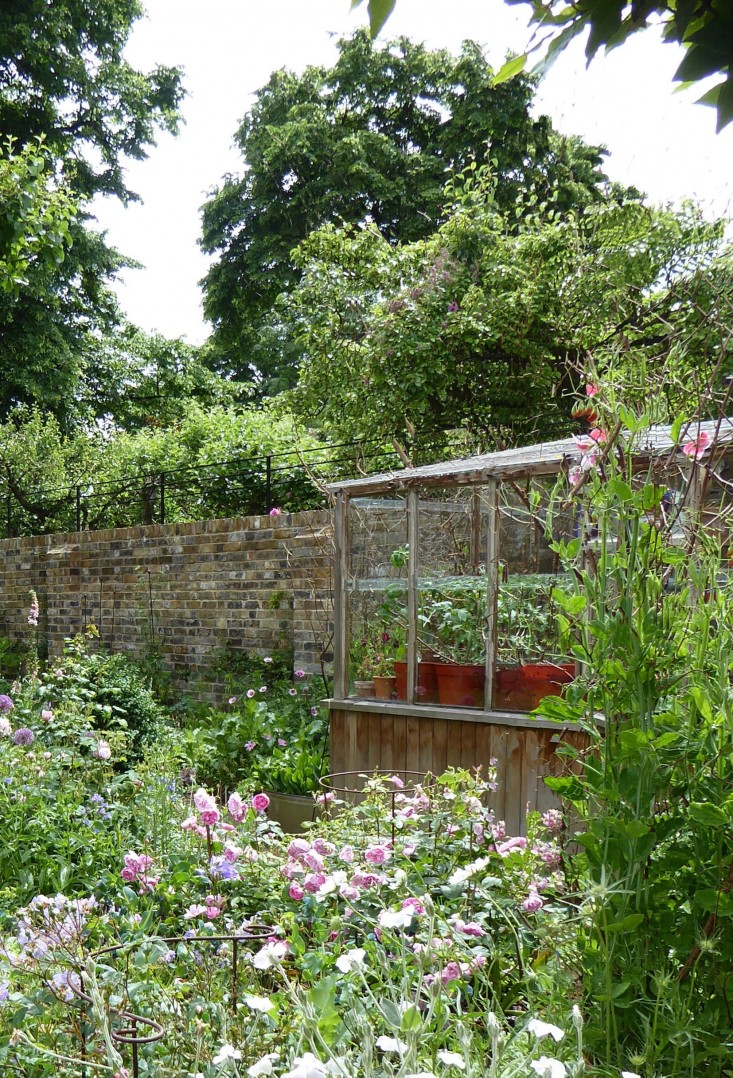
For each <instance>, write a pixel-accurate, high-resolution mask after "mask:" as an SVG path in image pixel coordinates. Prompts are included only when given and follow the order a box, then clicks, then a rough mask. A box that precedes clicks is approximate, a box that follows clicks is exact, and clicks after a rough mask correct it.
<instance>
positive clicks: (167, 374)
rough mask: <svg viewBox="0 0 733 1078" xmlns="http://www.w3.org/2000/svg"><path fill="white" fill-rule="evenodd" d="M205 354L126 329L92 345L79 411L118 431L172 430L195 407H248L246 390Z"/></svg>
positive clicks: (157, 336) (90, 344)
mask: <svg viewBox="0 0 733 1078" xmlns="http://www.w3.org/2000/svg"><path fill="white" fill-rule="evenodd" d="M204 352H205V349H202V348H199V347H195V346H193V345H190V344H187V343H186V342H185V341H184V340H180V339H179V340H168V339H166V338H165V337H163V336H161V335H160V334H159V333H153V334H149V333H144V332H143V331H142V330H139V329H136V328H135V327H134V326H131V325H123V326H121V327H119V329H117V330H115V331H114V332H113V333H110V334H107V335H106V336H104V337H102V338H101V340H100V339H95V340H92V341H90V342H89V345H88V348H87V351H86V356H85V375H84V383H83V387H82V390H81V394H80V401H79V406H80V411H81V412H82V414H83V415H84V416H86V417H89V418H94V419H96V420H103V421H105V422H107V423H113V424H114V428H115V430H117V431H119V430H123V431H127V432H132V431H136V430H141V429H145V428H150V427H154V428H160V427H166V428H169V427H172V426H175V424H176V423H178V422H180V421H181V420H184V419H185V418H186V415H187V412H188V409H189V406H190V405H191V404H192V403H194V404H197V405H199V406H200V407H201V408H203V409H210V408H217V407H227V406H230V405H232V404H234V403H236V402H238V401H239V400H242V402H243V403H244V402H245V394H244V393H243V392H242V387H241V386H237V385H235V384H233V383H232V382H227V381H225V380H224V379H223V378H220V377H218V375H216V374H214V373H212V371H211V370H209V368H208V367H207V366H206V364H205V362H204V358H203V356H204Z"/></svg>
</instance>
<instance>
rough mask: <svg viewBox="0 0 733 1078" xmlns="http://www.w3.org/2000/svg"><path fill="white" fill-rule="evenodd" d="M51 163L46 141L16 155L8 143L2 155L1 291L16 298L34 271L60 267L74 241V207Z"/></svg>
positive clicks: (0, 196) (0, 182)
mask: <svg viewBox="0 0 733 1078" xmlns="http://www.w3.org/2000/svg"><path fill="white" fill-rule="evenodd" d="M49 165H50V163H49V155H48V153H47V152H45V151H44V148H43V144H42V143H41V142H38V143H37V144H35V145H28V146H26V147H24V148H23V149H22V150H20V151H18V152H14V149H13V142H12V139H8V140H7V142H6V143H5V147H4V152H3V153H2V154H1V155H0V292H2V293H4V294H5V296H9V297H10V298H11V300H16V299H17V298H18V296H19V295H20V293H21V291H22V289H23V288H24V287H25V286H26V285H27V283H28V280H27V273H28V271H29V270H30V269H31V267H33V266H37V265H52V266H57V265H59V264H60V263H61V262H63V260H64V257H65V255H66V251H67V249H68V247H69V246H70V243H71V238H70V235H69V226H70V224H71V222H72V221H73V220H74V217H75V214H76V207H75V203H74V200H73V198H72V197H71V195H70V193H69V191H68V189H67V188H66V187H65V186H64V185H63V184H58V183H56V182H55V181H54V178H53V174H52V172H51V169H50V167H49Z"/></svg>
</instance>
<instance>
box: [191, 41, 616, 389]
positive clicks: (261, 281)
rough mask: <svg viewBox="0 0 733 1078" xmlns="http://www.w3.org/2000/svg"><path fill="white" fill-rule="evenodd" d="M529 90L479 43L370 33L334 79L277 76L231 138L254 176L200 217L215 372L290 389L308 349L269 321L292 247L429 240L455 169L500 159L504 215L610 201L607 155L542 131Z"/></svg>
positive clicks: (329, 74) (346, 47) (339, 64)
mask: <svg viewBox="0 0 733 1078" xmlns="http://www.w3.org/2000/svg"><path fill="white" fill-rule="evenodd" d="M533 86H534V84H533V82H532V80H531V79H529V78H526V77H520V78H518V79H516V80H512V81H511V82H510V83H507V84H506V85H503V86H496V85H495V82H494V77H493V72H492V70H491V68H490V67H489V65H488V64H487V62H486V60H485V59H484V57H483V55H482V53H481V51H480V49H479V48H478V46H476V45H475V44H473V43H471V42H466V43H465V44H464V46H463V50H462V52H461V55H460V56H458V57H453V56H451V55H450V54H449V53H448V52H446V51H444V50H438V51H429V50H427V49H426V48H424V47H423V46H422V45H416V44H413V43H411V42H410V41H408V40H407V39H405V38H403V39H401V40H400V41H398V42H395V43H392V44H389V45H385V46H384V47H381V48H378V47H376V46H375V45H374V44H373V43H372V42H371V41H370V40H369V37H368V35H367V34H366V33H365V32H360V33H357V34H356V35H355V36H354V37H352V38H351V39H347V40H342V41H341V42H340V43H339V57H338V59H337V61H336V63H335V65H334V66H333V67H332V68H330V69H326V68H322V67H308V68H307V69H306V70H305V72H304V73H303V74H302V75H301V76H296V75H293V74H292V73H290V72H287V71H284V70H283V71H276V72H275V73H274V74H273V75H272V77H271V78H270V81H269V82H268V83H267V85H266V86H265V87H263V88H262V89H261V90H260V91H259V92H258V94H257V95H256V101H255V104H254V106H253V108H252V109H251V111H250V113H249V114H248V115H247V116H246V117H245V119H244V121H243V122H242V125H241V127H240V128H239V130H238V132H237V135H236V139H237V143H238V145H239V148H240V150H241V152H242V155H243V158H244V162H245V165H246V171H245V172H244V174H243V175H242V176H229V177H227V178H226V179H225V181H224V183H223V185H222V186H221V187H220V188H219V189H218V190H216V191H214V193H213V194H212V196H211V197H210V199H209V201H208V202H207V203H206V205H205V206H204V215H203V239H202V246H203V248H204V250H206V251H207V252H209V253H212V254H215V255H216V256H217V259H216V262H215V263H214V264H213V265H212V267H211V269H210V270H209V272H208V274H207V276H206V278H205V280H204V292H205V299H204V309H205V312H206V315H207V317H208V318H209V319H210V320H211V321H212V323H213V325H214V333H213V346H214V349H215V351H216V353H217V354H218V365H219V369H220V370H222V372H224V373H226V374H227V375H228V376H234V377H236V378H241V379H248V380H254V381H255V382H256V383H259V384H260V385H261V386H264V388H265V389H266V390H268V391H270V392H272V391H273V390H278V389H280V388H282V386H283V384H287V383H288V381H292V379H293V377H294V374H293V371H294V367H295V365H296V362H297V360H296V356H297V352H296V351H295V350H294V349H293V348H292V342H289V341H288V339H287V338H282V337H281V336H279V335H278V333H277V332H276V331H274V330H273V328H272V326H271V325H270V324H269V323H268V321H267V315H268V314H269V312H270V310H271V308H272V305H273V302H274V300H275V298H276V297H277V296H278V295H279V294H280V293H282V292H288V291H290V290H291V289H292V288H293V287H294V286H295V285H296V284H297V282H298V279H299V277H300V272H301V271H300V267H299V264H298V262H297V260H295V259H294V258H293V256H292V251H293V248H295V247H296V246H297V244H298V243H299V242H300V241H301V240H303V239H304V238H305V237H306V236H308V235H309V234H310V233H311V232H312V231H313V230H314V229H316V228H318V227H320V226H322V225H325V224H331V225H340V224H342V223H355V224H356V223H360V224H366V223H369V224H371V225H373V226H374V227H375V228H376V229H377V230H378V232H379V234H380V235H381V236H383V237H384V239H385V241H386V242H388V243H390V244H395V243H397V242H399V241H403V242H404V241H407V242H412V241H416V240H420V239H424V238H425V237H427V236H429V235H430V233H431V232H432V231H433V230H434V228H435V226H436V223H437V222H438V221H439V220H440V219H441V217H442V214H443V206H444V201H445V196H444V186H445V182H446V178H447V174H448V172H449V171H450V170H451V169H453V170H458V171H459V172H460V171H462V170H463V168H464V167H465V166H466V165H467V164H468V163H469V162H470V161H471V160H476V161H477V162H479V163H481V162H485V161H487V160H491V161H492V162H493V170H494V175H495V177H496V192H495V199H496V202H497V204H498V205H499V206H502V207H504V208H506V209H510V208H511V207H513V206H514V205H515V204H516V202H517V199H518V197H519V194H520V192H522V191H528V190H532V191H534V192H535V193H536V195H537V197H538V198H540V199H541V198H543V197H546V196H547V194H548V193H549V192H550V191H554V192H555V197H556V198H557V199H558V200H559V201H560V202H561V203H562V204H564V205H566V206H568V207H569V206H571V205H578V204H580V205H585V204H586V203H588V202H592V201H594V200H598V199H601V198H602V197H604V194H605V177H604V176H603V173H602V171H601V163H602V157H603V151H601V150H600V149H598V148H597V147H590V146H586V145H584V144H583V143H582V142H580V141H579V140H577V139H562V138H560V137H559V136H558V135H557V134H556V133H555V132H554V131H553V129H552V126H551V124H550V121H549V119H548V118H547V117H540V118H539V119H532V117H531V116H530V115H529V106H530V103H531V100H532V94H533ZM263 327H267V328H266V329H264V331H263Z"/></svg>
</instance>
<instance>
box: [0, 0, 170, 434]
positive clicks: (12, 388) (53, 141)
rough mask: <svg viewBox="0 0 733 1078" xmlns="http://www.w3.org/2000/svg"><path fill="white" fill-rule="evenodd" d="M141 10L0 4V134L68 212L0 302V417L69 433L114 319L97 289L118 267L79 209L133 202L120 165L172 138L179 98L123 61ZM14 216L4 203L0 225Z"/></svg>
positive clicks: (165, 74) (10, 0) (108, 4)
mask: <svg viewBox="0 0 733 1078" xmlns="http://www.w3.org/2000/svg"><path fill="white" fill-rule="evenodd" d="M141 14H142V7H141V5H140V4H139V3H138V0H54V2H53V3H48V2H46V0H5V2H4V3H3V4H2V6H0V133H2V135H3V136H4V137H9V138H13V139H15V140H16V144H17V145H18V146H25V145H28V146H30V145H35V140H37V139H38V138H43V140H44V141H43V145H44V148H45V155H46V157H47V159H48V160H49V161H52V162H53V167H52V171H53V173H54V174H55V176H56V177H59V178H61V179H62V181H63V185H64V186H63V188H59V190H64V189H65V190H66V191H68V192H69V193H70V195H71V196H72V197H73V198H74V199H75V200H76V203H75V204H76V210H77V212H76V216H75V217H74V218H73V219H71V218H67V226H68V236H65V237H64V243H63V254H64V257H63V259H62V258H61V257H51V258H34V259H33V260H32V261H31V263H29V265H28V266H27V267H26V269H27V272H25V273H24V274H23V276H24V282H23V288H22V290H20V292H16V293H14V294H13V295H11V296H8V295H7V294H5V295H2V296H0V345H1V347H0V355H1V356H2V359H1V360H0V374H2V382H3V389H2V392H1V393H0V415H7V414H8V412H9V411H10V410H11V409H12V408H13V407H15V406H16V405H17V404H18V403H33V402H37V403H39V404H41V405H42V406H43V407H45V408H49V409H51V410H53V411H54V413H55V414H56V415H58V416H59V418H60V419H61V420H62V422H63V423H65V424H67V425H68V424H69V423H70V422H71V421H72V420H73V419H74V418H75V413H76V410H77V407H76V396H77V393H78V388H79V381H80V378H82V376H83V374H84V372H85V370H86V360H85V356H87V355H88V344H89V340H90V338H92V337H99V336H101V335H103V334H104V332H105V331H106V330H107V329H109V327H110V326H111V325H113V324H115V322H116V320H117V319H118V317H119V312H118V309H117V305H116V303H115V301H114V299H113V297H112V295H111V293H110V291H109V289H108V288H107V286H106V282H107V280H108V279H109V277H110V276H111V275H112V274H114V273H115V272H116V271H117V270H118V269H119V268H120V267H121V266H122V265H124V264H125V262H124V260H123V259H122V258H121V257H120V255H119V254H117V252H115V251H113V250H111V249H110V248H109V247H108V246H107V245H106V243H105V241H104V238H103V237H102V236H100V235H99V234H98V233H97V232H95V231H94V230H93V228H91V227H90V225H89V220H90V219H89V216H88V214H86V213H85V212H84V203H85V200H87V199H88V198H90V197H91V196H93V195H95V194H98V193H103V194H111V195H115V196H117V197H120V198H122V199H125V200H126V199H128V198H133V197H135V196H134V195H133V194H132V192H130V191H129V190H127V188H126V186H125V184H124V179H123V168H124V164H125V161H126V160H127V159H129V158H143V157H145V156H146V153H147V149H148V147H149V146H150V145H151V144H152V143H153V141H154V136H155V131H156V129H157V128H158V127H161V126H162V127H164V128H166V129H168V130H171V131H174V130H175V128H176V123H177V108H178V104H179V101H180V98H181V92H182V91H181V87H180V76H179V72H178V71H177V70H176V69H171V68H156V69H155V70H154V71H153V72H151V73H149V74H144V73H142V72H139V71H136V70H135V69H134V68H133V67H132V66H131V65H130V64H129V63H128V61H127V60H125V58H124V55H123V50H124V46H125V44H126V41H127V39H128V36H129V33H130V30H131V27H132V25H133V23H134V22H135V20H136V19H138V18H139V17H140V16H141ZM16 212H20V211H18V208H17V207H16V206H14V205H12V204H11V206H10V209H9V210H6V213H5V217H6V219H7V218H8V216H9V215H10V216H12V215H13V214H16ZM19 220H22V217H21V218H19ZM11 227H12V228H15V227H16V226H15V225H14V224H11ZM0 243H2V237H0ZM60 253H61V248H59V247H58V245H57V246H56V254H58V255H60ZM128 264H129V263H128Z"/></svg>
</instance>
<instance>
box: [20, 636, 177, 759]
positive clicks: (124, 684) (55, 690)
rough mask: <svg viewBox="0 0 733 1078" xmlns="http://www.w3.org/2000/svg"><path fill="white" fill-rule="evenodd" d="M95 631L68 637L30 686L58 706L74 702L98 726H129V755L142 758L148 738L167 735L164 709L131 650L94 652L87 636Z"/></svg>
mask: <svg viewBox="0 0 733 1078" xmlns="http://www.w3.org/2000/svg"><path fill="white" fill-rule="evenodd" d="M94 635H95V634H94V632H92V631H90V632H88V633H87V638H86V639H85V638H84V637H82V636H78V637H74V638H73V639H70V640H67V641H66V644H65V646H64V653H63V657H62V658H61V659H60V660H59V661H58V662H56V663H52V664H50V666H49V669H48V670H47V671H46V672H45V673H43V674H42V675H41V676H40V677H39V678H38V680H37V681H36V682H31V683H30V691H31V692H32V696H33V698H34V699H35V700H37V701H38V702H39V703H42V704H45V705H47V706H48V707H51V708H53V709H57V708H62V709H63V708H68V707H70V706H73V707H74V708H76V709H77V710H79V711H80V712H81V713H83V714H84V715H86V716H88V718H89V720H90V721H91V722H92V723H93V725H94V727H95V729H96V730H99V731H103V732H107V731H115V730H122V731H124V733H125V739H124V740H125V745H126V752H125V754H126V756H127V757H129V758H130V759H135V758H138V757H139V756H140V755H141V753H142V752H143V749H144V746H145V744H146V743H148V742H152V741H155V740H156V739H157V738H159V737H160V736H161V734H162V730H163V722H164V712H163V709H162V708H161V706H160V704H158V702H157V701H156V699H155V697H154V696H153V694H152V692H151V690H150V688H149V686H148V684H147V683H146V682H145V680H144V679H143V677H142V676H141V674H140V672H139V671H138V669H137V668H136V666H135V665H134V663H132V662H131V661H130V660H129V659H128V658H127V656H125V655H122V654H118V655H108V654H106V653H105V652H103V651H100V652H89V650H88V645H87V640H89V639H92V638H93V636H94Z"/></svg>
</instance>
